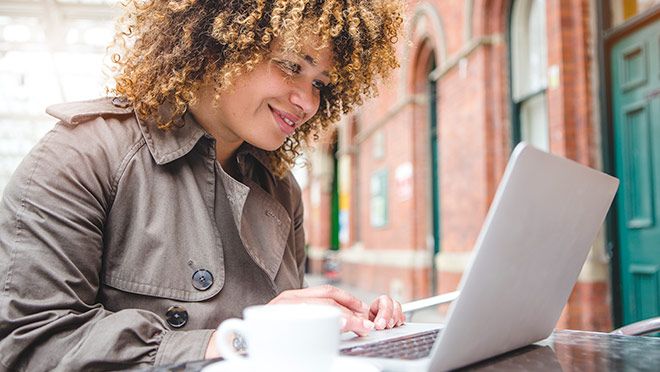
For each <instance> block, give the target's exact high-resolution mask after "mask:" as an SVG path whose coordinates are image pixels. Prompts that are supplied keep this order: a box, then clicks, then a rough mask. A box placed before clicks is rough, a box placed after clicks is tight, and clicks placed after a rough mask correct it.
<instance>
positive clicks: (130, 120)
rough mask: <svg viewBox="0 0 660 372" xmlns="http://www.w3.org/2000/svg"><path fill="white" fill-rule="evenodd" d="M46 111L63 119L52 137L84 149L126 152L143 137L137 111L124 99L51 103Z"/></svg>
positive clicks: (78, 148)
mask: <svg viewBox="0 0 660 372" xmlns="http://www.w3.org/2000/svg"><path fill="white" fill-rule="evenodd" d="M46 113H47V114H49V115H51V116H53V117H55V118H56V119H59V125H57V126H56V127H55V128H54V129H53V130H52V131H51V137H56V138H58V139H59V140H60V141H63V142H65V143H64V144H62V145H66V144H67V143H68V144H69V145H70V146H74V147H76V148H77V150H78V151H81V152H89V151H92V152H97V151H99V150H104V149H105V150H109V149H111V148H113V149H114V150H115V151H119V152H124V151H126V148H127V147H132V146H133V145H134V144H136V143H137V142H139V141H141V140H142V133H141V131H140V129H139V124H138V121H137V118H136V116H135V111H134V110H133V107H132V105H131V104H130V103H129V102H128V101H126V100H125V99H123V98H119V97H105V98H98V99H93V100H89V101H79V102H68V103H61V104H57V105H52V106H49V107H48V108H46ZM58 142H59V141H58Z"/></svg>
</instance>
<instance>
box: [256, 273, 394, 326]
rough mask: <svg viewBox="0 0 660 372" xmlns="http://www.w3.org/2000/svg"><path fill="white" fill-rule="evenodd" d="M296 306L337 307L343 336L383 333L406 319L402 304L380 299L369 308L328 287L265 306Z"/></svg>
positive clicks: (285, 296)
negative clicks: (382, 331) (297, 304)
mask: <svg viewBox="0 0 660 372" xmlns="http://www.w3.org/2000/svg"><path fill="white" fill-rule="evenodd" d="M296 303H316V304H326V305H332V306H337V307H339V308H340V309H341V311H342V323H341V325H342V327H341V330H342V332H348V331H353V332H355V333H356V334H357V335H358V336H366V335H368V334H369V333H370V332H371V330H372V329H374V328H376V329H378V330H382V329H386V328H392V327H395V326H398V325H401V324H403V322H404V321H405V319H406V318H405V315H403V313H402V312H401V304H399V303H398V302H396V301H394V300H392V299H391V298H390V297H388V296H381V297H379V298H378V299H377V300H376V301H374V303H373V304H371V306H369V305H367V304H365V303H364V302H362V301H360V300H359V299H358V298H357V297H355V296H353V295H351V294H350V293H348V292H346V291H343V290H341V289H339V288H336V287H333V286H330V285H324V286H320V287H311V288H304V289H296V290H289V291H284V292H282V293H280V295H279V296H277V297H275V298H274V299H272V300H271V301H270V302H269V303H268V304H296ZM375 323H377V324H375Z"/></svg>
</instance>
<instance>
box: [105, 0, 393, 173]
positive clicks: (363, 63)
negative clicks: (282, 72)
mask: <svg viewBox="0 0 660 372" xmlns="http://www.w3.org/2000/svg"><path fill="white" fill-rule="evenodd" d="M124 1H125V2H124V3H123V4H122V5H123V6H124V7H125V8H126V12H125V13H124V15H123V16H122V17H121V18H120V19H119V20H118V22H117V29H116V32H115V38H114V41H113V43H112V44H111V46H110V47H109V49H108V50H109V51H112V52H111V53H112V54H111V61H112V65H111V66H110V70H111V73H112V75H113V80H114V84H113V87H112V88H109V89H108V92H109V93H111V94H114V95H118V96H123V97H126V98H127V99H128V100H130V101H131V102H133V105H134V107H135V109H136V111H137V113H138V115H140V116H142V117H152V118H156V119H157V120H158V123H159V127H160V128H161V129H163V130H169V129H171V128H172V127H173V126H174V125H175V124H174V119H173V118H175V117H176V116H180V115H182V114H184V113H185V111H186V110H187V107H188V104H189V102H192V101H193V100H194V99H195V98H194V94H195V92H196V90H197V89H199V87H200V86H201V85H202V84H204V83H208V82H211V83H214V84H215V87H216V88H215V89H216V99H220V97H221V95H222V92H223V91H224V90H226V89H229V88H230V87H231V86H232V83H233V82H234V81H235V79H236V78H237V77H238V76H240V75H241V74H245V73H248V72H250V71H251V70H252V69H254V67H255V66H256V65H257V64H258V63H260V62H262V61H266V60H268V59H269V58H270V55H271V53H272V52H273V51H272V50H271V49H272V48H273V45H274V44H272V43H273V40H274V39H277V40H279V41H280V42H279V43H278V45H280V46H279V48H280V49H281V50H282V51H283V52H287V53H299V52H300V51H301V48H302V46H303V44H304V43H305V42H306V40H308V39H306V37H305V35H314V37H315V38H316V39H317V40H320V44H319V45H318V46H317V49H322V48H323V49H325V48H330V50H331V51H332V55H333V63H332V67H331V69H330V71H329V76H330V84H329V85H328V86H327V87H325V88H324V89H323V90H322V91H321V100H320V105H319V109H318V111H317V113H316V115H315V116H314V117H312V118H311V119H310V120H309V121H308V122H307V123H306V124H305V125H302V126H300V127H298V128H297V129H296V131H295V132H294V133H293V134H292V135H290V136H289V137H287V139H286V140H285V142H284V143H283V145H282V146H281V147H280V148H279V149H277V150H275V151H271V152H269V155H270V159H271V168H272V169H273V171H274V172H275V173H276V174H277V175H278V176H280V177H282V176H283V175H284V174H285V173H286V171H287V170H288V169H290V168H291V167H292V166H293V164H294V162H295V159H296V157H298V156H299V155H300V154H301V153H302V151H303V149H304V148H305V146H306V144H307V141H308V140H309V139H310V137H312V138H314V139H317V138H318V134H319V133H320V131H322V130H325V129H327V128H328V126H329V125H330V124H332V123H334V122H337V121H339V119H340V117H341V115H342V114H348V113H350V112H351V111H353V110H354V109H355V108H356V107H357V106H360V105H361V104H362V103H363V102H364V100H365V99H367V98H371V97H373V96H375V95H377V94H378V91H377V83H378V79H379V77H380V78H386V77H387V76H388V75H389V73H390V71H391V70H393V69H395V68H397V67H398V66H399V63H398V60H397V58H396V50H395V47H396V45H395V44H396V43H397V38H398V36H399V33H400V29H401V25H402V23H403V18H402V15H403V11H404V9H403V8H404V2H403V1H402V0H124ZM164 103H168V106H167V107H169V108H170V109H169V110H170V112H168V113H167V115H162V113H161V112H159V108H161V109H160V110H161V111H162V107H163V104H164Z"/></svg>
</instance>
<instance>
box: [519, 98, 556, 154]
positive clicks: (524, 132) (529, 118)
mask: <svg viewBox="0 0 660 372" xmlns="http://www.w3.org/2000/svg"><path fill="white" fill-rule="evenodd" d="M520 137H521V139H522V140H523V141H525V142H527V143H529V144H531V145H533V146H535V147H537V148H539V149H541V150H545V151H549V150H550V131H549V129H548V109H547V107H546V97H545V93H544V94H539V95H536V96H534V97H532V98H530V99H528V100H526V101H525V102H523V103H522V105H521V107H520Z"/></svg>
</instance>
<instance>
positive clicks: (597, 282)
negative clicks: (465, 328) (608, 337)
mask: <svg viewBox="0 0 660 372" xmlns="http://www.w3.org/2000/svg"><path fill="white" fill-rule="evenodd" d="M657 3H660V2H659V1H653V0H637V1H635V0H631V1H630V0H604V1H596V0H570V1H569V0H463V1H458V0H436V1H421V2H418V1H411V2H410V3H409V15H408V20H407V23H406V37H405V38H402V40H401V41H400V55H401V64H402V67H401V69H399V70H398V72H397V73H396V74H395V77H394V78H393V79H392V80H391V81H389V82H387V83H386V84H383V86H382V88H381V90H380V96H379V97H378V98H377V99H376V100H373V101H371V102H370V103H369V104H368V105H367V106H365V107H363V108H362V109H361V111H360V112H358V113H355V114H354V115H352V116H350V117H346V118H344V120H343V121H342V122H341V123H339V125H338V126H337V129H336V131H335V132H334V133H330V134H329V135H328V138H327V139H326V141H325V142H324V143H323V144H322V146H320V148H319V149H318V150H317V151H315V152H314V153H312V154H310V156H309V160H310V163H311V167H310V171H309V172H310V173H309V176H308V177H307V181H306V182H305V183H304V185H303V186H304V191H305V194H304V196H305V198H306V201H305V202H306V204H305V205H306V224H307V234H308V243H309V257H310V270H311V271H312V272H316V273H321V272H323V270H324V268H323V260H324V258H325V257H327V252H328V250H335V249H337V250H338V254H337V255H338V257H339V260H340V262H341V275H342V280H343V281H345V282H348V283H350V284H352V285H355V286H358V287H362V288H364V289H369V290H374V291H379V292H385V293H390V294H391V295H393V296H394V297H396V298H398V299H400V300H401V301H409V300H412V299H418V298H423V297H427V296H430V295H433V294H437V293H444V292H448V291H452V290H454V289H455V288H456V286H457V285H458V282H459V280H460V277H461V274H462V273H463V271H464V269H465V266H466V263H467V261H468V259H469V256H470V253H471V250H472V248H473V245H474V243H475V241H476V238H477V235H478V233H479V229H480V227H481V224H482V222H483V220H484V218H485V216H486V213H487V211H488V208H489V206H490V202H491V200H492V198H493V196H494V193H495V190H496V188H497V185H498V183H499V180H500V177H501V176H502V174H503V171H504V167H505V165H506V162H507V160H508V156H509V154H510V152H511V150H512V148H513V146H514V145H515V144H516V143H517V142H519V141H521V140H525V141H528V142H531V143H532V144H534V145H536V146H538V147H541V148H544V149H546V150H548V151H551V152H553V153H556V154H559V155H562V156H565V157H568V158H571V159H574V160H576V161H578V162H580V163H582V164H585V165H588V166H590V167H593V168H596V169H601V170H603V171H605V172H608V173H611V174H613V175H615V176H617V177H618V178H620V179H621V187H620V190H619V194H618V196H617V198H616V200H615V205H614V208H613V209H612V212H611V213H610V216H609V217H608V219H607V222H606V224H605V226H604V228H603V230H602V232H601V233H600V234H599V237H598V238H597V241H596V243H595V244H594V246H593V248H592V251H591V253H590V255H589V257H588V259H587V262H586V264H585V266H584V268H583V270H582V273H581V274H580V277H579V279H578V283H577V284H576V286H575V288H574V290H573V293H572V295H571V297H570V299H569V302H568V305H567V306H566V308H565V310H564V314H563V315H562V318H561V319H560V323H559V325H558V326H559V327H565V328H575V329H588V330H601V331H608V330H610V329H612V327H613V326H618V325H620V324H624V323H630V322H632V321H635V320H638V319H642V318H646V317H649V316H654V315H660V279H659V278H658V269H659V268H660V251H658V249H657V248H656V247H657V246H660V244H657V243H660V232H658V231H657V229H658V227H656V223H655V221H656V218H655V211H657V210H658V208H659V207H660V202H659V196H658V193H657V192H655V191H656V190H655V187H654V185H657V184H658V181H660V180H658V179H657V178H654V177H655V175H658V174H660V173H659V172H658V170H659V169H658V167H659V166H660V165H659V164H660V154H659V153H658V150H656V148H658V146H654V145H656V144H658V143H660V137H659V136H660V131H658V129H660V127H659V126H660V124H658V123H660V120H657V119H660V117H659V116H660V105H659V104H660V97H659V96H660V5H658V4H657ZM335 139H336V142H335V141H334V140H335Z"/></svg>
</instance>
